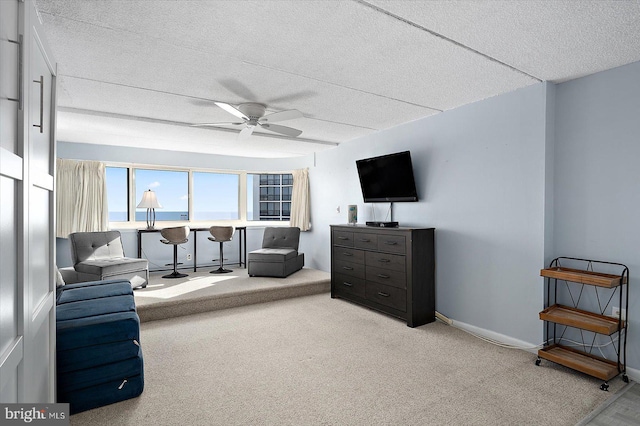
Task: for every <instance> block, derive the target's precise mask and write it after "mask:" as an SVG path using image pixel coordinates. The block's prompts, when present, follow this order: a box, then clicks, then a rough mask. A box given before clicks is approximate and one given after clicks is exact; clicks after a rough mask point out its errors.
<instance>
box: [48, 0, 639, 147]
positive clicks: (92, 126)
mask: <svg viewBox="0 0 640 426" xmlns="http://www.w3.org/2000/svg"><path fill="white" fill-rule="evenodd" d="M37 6H38V10H39V12H40V15H41V18H42V21H43V23H44V27H45V32H46V35H47V38H48V41H49V44H50V46H51V48H52V50H53V53H54V56H55V58H56V60H57V62H58V77H59V79H58V81H59V87H58V90H59V92H58V105H59V113H58V139H59V140H61V141H68V142H86V143H96V144H107V145H117V146H136V147H148V148H159V149H169V150H180V151H190V152H202V153H215V154H222V155H237V156H250V157H265V158H269V157H290V156H299V155H306V154H309V153H312V152H318V151H321V150H324V149H328V148H332V147H334V146H336V145H337V144H340V143H345V142H348V141H349V140H352V139H354V138H358V137H361V136H365V135H368V134H371V133H374V132H377V131H380V130H383V129H386V128H389V127H393V126H396V125H399V124H402V123H405V122H408V121H412V120H416V119H419V118H421V117H425V116H428V115H432V114H437V113H438V112H441V111H444V110H448V109H451V108H455V107H458V106H461V105H464V104H468V103H471V102H475V101H478V100H481V99H485V98H488V97H491V96H495V95H499V94H501V93H506V92H510V91H513V90H516V89H518V88H521V87H525V86H528V85H531V84H535V83H538V82H540V81H544V80H549V81H553V82H562V81H566V80H571V79H574V78H577V77H581V76H585V75H588V74H592V73H595V72H598V71H602V70H606V69H610V68H614V67H617V66H620V65H624V64H628V63H631V62H636V61H640V1H638V0H634V1H586V0H585V1H573V0H572V1H547V0H544V1H433V0H431V1H383V0H366V1H364V0H352V1H348V0H344V1H323V0H319V1H300V0H278V1H269V0H267V1H265V0H259V1H212V0H209V1H151V0H138V1H136V0H126V1H115V0H105V1H86V0H37ZM213 101H220V102H226V103H230V104H233V105H238V104H240V103H243V102H247V101H253V102H261V103H264V104H266V105H267V113H270V112H277V111H282V110H286V109H298V110H300V111H301V112H302V113H303V114H304V118H299V119H295V120H289V121H285V122H282V123H281V124H283V125H286V126H290V127H295V128H298V129H301V130H302V131H303V133H302V135H301V136H300V137H298V138H289V137H279V136H276V135H275V134H274V133H270V132H268V131H266V130H265V131H263V133H261V134H257V133H254V136H252V137H251V138H250V139H248V140H246V141H238V140H237V134H238V131H239V129H233V130H232V129H231V128H226V129H225V128H194V127H190V126H189V125H190V124H193V123H202V122H227V121H234V117H233V116H232V115H230V114H229V113H228V112H225V111H224V110H222V109H220V108H219V107H217V106H216V105H214V104H213ZM278 124H280V123H278Z"/></svg>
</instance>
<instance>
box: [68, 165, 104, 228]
mask: <svg viewBox="0 0 640 426" xmlns="http://www.w3.org/2000/svg"><path fill="white" fill-rule="evenodd" d="M56 167H57V171H56V197H57V201H56V236H58V237H62V238H67V236H68V235H69V234H70V233H72V232H91V231H106V230H107V226H108V216H109V211H108V208H107V179H106V172H105V166H104V164H103V163H100V162H98V161H77V160H63V159H57V161H56Z"/></svg>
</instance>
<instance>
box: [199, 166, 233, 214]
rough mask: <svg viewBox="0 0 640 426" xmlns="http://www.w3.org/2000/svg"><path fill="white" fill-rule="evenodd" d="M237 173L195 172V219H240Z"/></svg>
mask: <svg viewBox="0 0 640 426" xmlns="http://www.w3.org/2000/svg"><path fill="white" fill-rule="evenodd" d="M239 187H240V176H239V175H237V174H223V173H209V172H193V191H192V195H193V220H236V219H240V211H239V208H238V201H239V196H238V188H239Z"/></svg>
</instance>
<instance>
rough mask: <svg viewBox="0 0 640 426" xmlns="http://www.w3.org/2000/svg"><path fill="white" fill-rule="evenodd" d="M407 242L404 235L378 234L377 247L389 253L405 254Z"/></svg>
mask: <svg viewBox="0 0 640 426" xmlns="http://www.w3.org/2000/svg"><path fill="white" fill-rule="evenodd" d="M405 244H406V240H405V237H404V235H378V244H377V246H376V248H377V249H378V250H379V251H384V252H387V253H398V254H405V251H406V249H405Z"/></svg>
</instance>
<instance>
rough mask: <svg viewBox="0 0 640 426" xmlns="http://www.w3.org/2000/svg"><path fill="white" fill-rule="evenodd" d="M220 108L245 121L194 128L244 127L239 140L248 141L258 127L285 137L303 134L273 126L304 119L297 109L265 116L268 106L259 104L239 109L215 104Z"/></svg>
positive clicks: (245, 104)
mask: <svg viewBox="0 0 640 426" xmlns="http://www.w3.org/2000/svg"><path fill="white" fill-rule="evenodd" d="M214 103H215V104H216V105H217V106H218V107H220V108H222V109H223V110H225V111H227V112H228V113H230V114H233V115H235V116H236V117H238V118H240V119H242V120H243V122H241V123H233V122H227V123H201V124H194V125H193V126H194V127H208V126H221V125H232V126H244V128H243V129H242V130H241V131H240V134H239V135H238V139H246V138H248V137H249V136H251V134H252V133H253V131H254V130H255V128H256V127H257V126H260V127H262V128H264V129H266V130H269V131H271V132H275V133H280V134H282V135H285V136H291V137H294V138H295V137H297V136H300V135H301V134H302V130H298V129H294V128H293V127H287V126H282V125H279V124H271V123H274V122H278V121H284V120H292V119H295V118H302V117H303V115H302V113H301V112H300V111H298V110H295V109H289V110H285V111H280V112H274V113H272V114H267V115H264V114H265V112H266V111H267V106H266V105H265V104H260V103H257V102H246V103H243V104H240V105H238V107H237V108H236V107H234V106H233V105H230V104H227V103H224V102H214Z"/></svg>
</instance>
